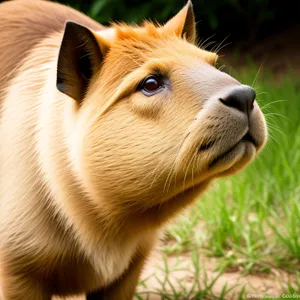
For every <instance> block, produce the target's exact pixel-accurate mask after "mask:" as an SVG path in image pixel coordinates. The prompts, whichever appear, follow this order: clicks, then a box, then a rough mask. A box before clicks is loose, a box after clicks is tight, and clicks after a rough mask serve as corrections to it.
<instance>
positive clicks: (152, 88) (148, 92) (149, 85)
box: [140, 75, 163, 96]
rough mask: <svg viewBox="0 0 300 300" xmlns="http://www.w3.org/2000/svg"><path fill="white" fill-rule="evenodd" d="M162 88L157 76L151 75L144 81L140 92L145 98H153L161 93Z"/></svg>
mask: <svg viewBox="0 0 300 300" xmlns="http://www.w3.org/2000/svg"><path fill="white" fill-rule="evenodd" d="M162 87H163V85H162V83H161V81H160V80H159V78H158V77H157V76H154V75H150V76H148V77H146V78H145V79H144V80H143V81H142V83H141V86H140V90H141V92H142V93H143V94H144V95H145V96H152V95H155V94H156V93H157V92H159V91H160V90H161V88H162Z"/></svg>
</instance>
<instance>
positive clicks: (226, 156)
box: [209, 131, 258, 168]
mask: <svg viewBox="0 0 300 300" xmlns="http://www.w3.org/2000/svg"><path fill="white" fill-rule="evenodd" d="M242 143H243V144H244V145H245V146H244V147H240V146H241V144H242ZM250 148H252V151H251V149H250ZM257 148H258V147H257V143H256V141H255V139H254V138H253V136H252V135H251V134H250V132H249V131H248V132H247V133H246V134H245V135H244V136H243V137H242V138H241V139H240V140H239V141H238V142H237V143H235V144H234V145H233V146H232V147H230V148H229V149H227V150H226V151H224V152H221V153H220V154H219V155H217V156H216V157H215V158H213V160H212V161H211V162H210V163H209V168H213V167H215V166H216V165H218V164H222V162H224V163H225V162H228V161H229V160H234V159H235V158H236V156H237V155H240V152H241V151H244V152H245V155H246V153H249V151H251V152H253V150H254V151H255V153H256V150H257Z"/></svg>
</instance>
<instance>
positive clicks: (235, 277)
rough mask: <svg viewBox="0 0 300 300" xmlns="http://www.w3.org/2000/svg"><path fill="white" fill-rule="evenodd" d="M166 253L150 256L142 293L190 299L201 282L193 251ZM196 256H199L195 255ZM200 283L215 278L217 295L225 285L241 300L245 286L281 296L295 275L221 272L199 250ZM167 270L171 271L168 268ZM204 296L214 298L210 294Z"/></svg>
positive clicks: (151, 298)
mask: <svg viewBox="0 0 300 300" xmlns="http://www.w3.org/2000/svg"><path fill="white" fill-rule="evenodd" d="M161 253H162V252H161V251H159V250H156V251H154V252H153V254H152V256H151V257H150V259H149V261H148V263H147V266H146V268H145V270H144V272H143V274H142V276H141V282H142V284H140V285H139V287H138V290H137V291H138V292H139V293H140V296H141V297H142V298H143V299H149V300H158V299H162V296H161V295H168V296H169V298H171V299H172V296H173V297H174V295H175V294H176V295H177V297H178V295H182V296H179V297H178V298H177V299H189V298H186V295H187V294H188V293H189V291H190V290H191V288H192V286H193V284H194V283H195V282H196V281H197V278H196V277H195V276H196V274H197V272H195V267H194V264H195V262H194V263H193V262H192V254H191V253H186V254H182V255H178V256H176V255H172V256H168V257H167V260H165V259H164V256H163V255H162V254H161ZM194 259H195V257H194ZM198 260H199V273H198V281H199V285H198V286H196V287H195V289H194V292H193V293H191V295H190V297H192V296H193V294H195V293H197V292H199V290H205V289H206V288H207V287H208V286H209V285H210V284H211V283H212V282H213V281H214V280H216V281H215V283H214V284H213V286H212V288H211V291H210V292H209V294H213V295H215V296H216V297H218V296H220V295H222V292H223V289H224V286H225V285H226V286H227V287H226V289H227V290H230V289H231V291H230V292H229V293H228V294H227V295H226V297H225V299H229V300H232V299H238V295H239V294H240V293H241V291H242V290H243V289H245V292H244V295H247V294H256V295H257V294H265V295H267V296H269V297H271V296H273V297H274V298H275V297H279V296H280V295H281V294H282V293H283V292H284V288H285V286H286V283H287V282H288V281H291V280H292V279H293V278H292V276H291V275H289V274H288V273H287V272H285V271H282V270H277V269H273V270H271V272H270V273H269V274H265V273H260V274H249V275H243V274H242V273H241V272H239V271H235V272H232V271H226V272H224V273H222V274H220V271H218V270H217V267H218V265H219V263H220V262H219V260H218V259H217V258H214V257H207V256H205V255H204V254H201V253H199V257H198ZM166 270H167V271H166ZM64 299H69V300H84V299H85V297H84V296H78V297H70V298H64ZM204 299H211V297H209V296H208V297H207V298H204ZM53 300H62V298H57V297H55V298H53Z"/></svg>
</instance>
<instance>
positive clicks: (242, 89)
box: [219, 85, 256, 114]
mask: <svg viewBox="0 0 300 300" xmlns="http://www.w3.org/2000/svg"><path fill="white" fill-rule="evenodd" d="M255 97H256V93H255V91H254V89H252V88H251V87H249V86H246V85H242V86H239V87H236V88H234V89H233V90H231V91H230V92H229V93H228V94H227V95H226V96H224V97H222V98H219V101H221V102H222V103H223V104H224V105H226V106H229V107H232V108H235V109H238V110H239V111H241V112H244V113H245V114H249V113H250V112H251V110H252V109H253V107H254V101H255Z"/></svg>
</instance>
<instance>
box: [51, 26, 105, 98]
mask: <svg viewBox="0 0 300 300" xmlns="http://www.w3.org/2000/svg"><path fill="white" fill-rule="evenodd" d="M108 49H109V46H108V43H107V42H106V41H104V40H103V39H102V38H100V37H98V36H97V37H96V36H95V35H94V33H93V32H92V31H91V30H89V29H88V28H86V27H84V26H82V25H80V24H77V23H74V22H71V21H67V22H66V25H65V32H64V35H63V39H62V43H61V47H60V50H59V55H58V64H57V78H56V87H57V89H58V90H59V91H61V92H62V93H64V94H66V95H68V96H70V97H71V98H73V99H74V100H76V101H79V102H80V101H82V100H83V98H84V96H85V94H86V91H87V88H88V86H89V84H90V81H91V79H92V77H93V76H94V75H95V74H96V73H97V71H98V70H99V69H100V67H101V63H102V61H103V58H104V56H105V54H106V52H107V51H108Z"/></svg>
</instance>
